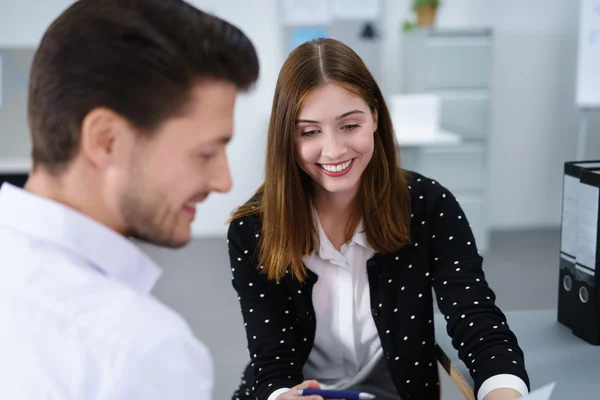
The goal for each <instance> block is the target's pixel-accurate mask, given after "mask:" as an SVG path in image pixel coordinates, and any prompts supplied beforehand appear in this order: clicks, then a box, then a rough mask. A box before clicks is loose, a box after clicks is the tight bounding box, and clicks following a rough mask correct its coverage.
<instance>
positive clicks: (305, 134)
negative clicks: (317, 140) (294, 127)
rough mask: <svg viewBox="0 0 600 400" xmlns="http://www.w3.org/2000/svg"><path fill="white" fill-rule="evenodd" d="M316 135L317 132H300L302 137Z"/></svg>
mask: <svg viewBox="0 0 600 400" xmlns="http://www.w3.org/2000/svg"><path fill="white" fill-rule="evenodd" d="M316 133H317V131H306V132H302V136H308V137H310V136H313V135H315V134H316Z"/></svg>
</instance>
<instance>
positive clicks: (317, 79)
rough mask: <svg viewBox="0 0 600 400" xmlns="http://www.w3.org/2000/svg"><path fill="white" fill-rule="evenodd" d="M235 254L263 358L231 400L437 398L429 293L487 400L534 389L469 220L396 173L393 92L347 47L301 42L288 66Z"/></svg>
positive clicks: (253, 337) (234, 239) (251, 342)
mask: <svg viewBox="0 0 600 400" xmlns="http://www.w3.org/2000/svg"><path fill="white" fill-rule="evenodd" d="M228 241H229V254H230V258H231V267H232V268H231V270H232V273H233V286H234V288H235V289H236V291H237V292H238V294H239V299H240V302H241V308H242V313H243V318H244V322H245V323H244V325H245V327H246V334H247V340H248V349H249V352H250V356H251V362H250V364H249V365H248V367H247V369H246V371H245V373H244V377H243V380H242V385H241V386H240V388H239V389H238V390H237V391H236V392H235V394H234V397H233V398H235V399H259V400H291V399H300V397H297V396H296V391H297V389H298V388H304V387H318V386H319V385H320V386H321V388H354V389H361V390H364V391H368V392H372V393H374V394H376V395H377V399H378V400H391V399H399V398H401V399H404V400H406V399H438V398H439V397H440V392H439V381H438V370H437V365H436V356H435V351H436V347H435V337H434V326H433V309H434V302H433V301H434V300H433V296H432V290H431V289H432V288H433V289H434V290H435V292H436V294H437V301H438V305H439V309H440V311H441V312H442V313H443V314H444V315H445V317H446V319H447V322H448V325H447V329H448V333H449V334H450V335H451V336H452V338H453V343H454V346H455V347H456V348H457V349H458V352H459V356H460V358H461V359H462V360H463V361H464V362H465V363H466V364H467V365H468V366H469V368H470V372H471V374H472V376H473V378H474V381H475V386H476V387H475V390H476V393H477V394H478V396H479V398H484V397H485V399H486V400H492V399H514V398H517V397H520V395H521V394H525V393H526V392H527V391H528V385H529V381H528V377H527V373H526V371H525V368H524V359H523V353H522V351H521V349H520V348H519V346H518V344H517V340H516V338H515V336H514V335H513V333H512V332H511V331H510V330H509V328H508V326H507V324H506V319H505V316H504V315H503V313H502V312H501V311H500V310H499V309H498V308H497V307H496V306H495V305H494V300H495V296H494V293H493V292H492V290H491V289H490V288H489V287H488V285H487V283H486V281H485V278H484V273H483V269H482V258H481V257H480V256H479V254H478V252H477V249H476V246H475V240H474V238H473V234H472V232H471V229H470V228H469V224H468V222H467V220H466V218H465V215H464V213H463V211H462V209H461V208H460V206H459V204H458V203H457V201H456V199H455V198H454V197H453V196H452V194H451V193H450V192H449V191H448V190H446V189H445V188H444V187H443V186H442V185H441V184H439V183H438V182H435V181H433V180H431V179H428V178H425V177H423V176H421V175H419V174H417V173H413V172H408V171H404V170H402V169H400V168H399V167H398V156H397V147H396V142H395V140H394V134H393V129H392V123H391V120H390V115H389V112H388V109H387V106H386V104H385V101H384V99H383V96H382V94H381V91H380V90H379V88H378V86H377V84H376V83H375V81H374V79H373V77H372V76H371V75H370V73H369V72H368V70H367V68H366V67H365V65H364V64H363V62H362V61H361V59H360V58H359V57H358V56H357V55H356V54H355V53H354V52H353V51H352V50H351V49H350V48H348V47H347V46H345V45H343V44H342V43H340V42H337V41H334V40H331V39H319V40H315V41H312V42H308V43H305V44H303V45H301V46H299V47H298V48H297V49H296V50H294V51H293V52H292V53H291V54H290V55H289V57H288V59H287V60H286V62H285V63H284V65H283V67H282V70H281V72H280V75H279V78H278V81H277V86H276V89H275V98H274V100H273V110H272V114H271V121H270V126H269V133H268V140H267V159H266V169H265V181H264V184H263V185H262V186H261V187H260V188H259V189H258V191H257V193H256V194H255V196H254V197H253V198H252V199H251V200H250V201H249V202H248V203H247V204H245V205H243V206H242V207H240V208H239V209H237V210H236V211H235V212H234V215H233V217H232V221H231V225H230V227H229V232H228ZM307 398H310V397H303V399H307ZM313 399H321V398H320V397H313Z"/></svg>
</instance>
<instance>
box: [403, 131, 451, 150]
mask: <svg viewBox="0 0 600 400" xmlns="http://www.w3.org/2000/svg"><path fill="white" fill-rule="evenodd" d="M396 140H397V141H398V145H399V146H400V147H401V148H405V147H424V146H448V145H457V144H460V143H461V142H462V138H461V137H460V135H457V134H456V133H452V132H448V131H444V130H440V131H438V132H437V133H436V134H435V135H407V134H398V133H396Z"/></svg>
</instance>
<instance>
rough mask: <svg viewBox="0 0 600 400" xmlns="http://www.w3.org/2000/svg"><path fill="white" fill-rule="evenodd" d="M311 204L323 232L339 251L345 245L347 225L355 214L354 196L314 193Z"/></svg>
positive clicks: (323, 192)
mask: <svg viewBox="0 0 600 400" xmlns="http://www.w3.org/2000/svg"><path fill="white" fill-rule="evenodd" d="M313 202H314V207H315V210H316V211H317V215H318V216H319V222H320V223H321V227H322V228H323V231H325V234H326V235H327V237H328V238H329V241H330V242H331V243H332V244H333V246H334V247H335V248H336V249H337V250H338V251H339V250H340V248H341V247H342V245H343V244H344V243H346V232H347V228H348V223H349V222H351V219H352V216H353V215H354V213H355V212H356V194H354V195H349V194H348V193H329V192H325V191H322V192H320V193H316V196H315V197H314V199H313Z"/></svg>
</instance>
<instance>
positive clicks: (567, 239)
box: [560, 175, 579, 257]
mask: <svg viewBox="0 0 600 400" xmlns="http://www.w3.org/2000/svg"><path fill="white" fill-rule="evenodd" d="M578 193H579V179H577V178H575V177H574V176H569V175H565V178H564V183H563V207H562V226H561V235H560V236H561V244H560V251H561V252H563V253H566V254H568V255H570V256H571V257H575V252H576V246H577V213H578V204H577V195H578Z"/></svg>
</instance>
